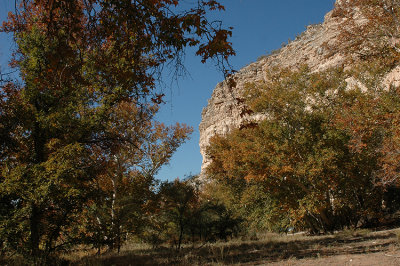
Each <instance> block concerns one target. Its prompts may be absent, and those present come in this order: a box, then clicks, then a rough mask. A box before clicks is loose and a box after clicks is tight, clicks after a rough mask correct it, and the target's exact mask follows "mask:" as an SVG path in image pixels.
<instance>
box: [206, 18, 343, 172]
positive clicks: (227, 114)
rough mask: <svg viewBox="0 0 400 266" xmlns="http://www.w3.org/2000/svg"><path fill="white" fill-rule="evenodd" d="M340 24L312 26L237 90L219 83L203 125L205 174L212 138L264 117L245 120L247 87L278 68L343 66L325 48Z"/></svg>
mask: <svg viewBox="0 0 400 266" xmlns="http://www.w3.org/2000/svg"><path fill="white" fill-rule="evenodd" d="M337 27H338V21H337V20H336V19H335V18H332V16H331V13H328V14H327V15H326V16H325V22H324V23H323V24H320V25H313V26H309V27H308V28H307V30H306V31H305V32H304V33H302V34H301V35H300V36H298V37H297V38H296V40H294V41H293V42H291V43H289V44H288V45H287V46H285V47H283V48H281V49H280V50H278V51H276V52H274V53H272V54H271V55H269V56H266V57H265V58H262V59H261V60H259V61H257V62H255V63H252V64H250V65H248V66H246V67H244V68H243V69H241V70H240V71H238V72H237V73H236V74H235V75H234V78H235V81H236V86H235V87H234V88H230V87H229V86H228V85H227V83H226V82H221V83H219V84H218V85H217V86H216V87H215V89H214V92H213V94H212V96H211V98H210V99H209V100H208V105H207V107H205V108H204V109H203V112H202V121H201V123H200V127H199V129H200V143H199V144H200V152H201V154H202V156H203V164H202V168H201V171H202V173H204V169H205V167H206V166H207V165H208V163H209V162H210V160H209V158H208V157H207V156H206V148H207V146H208V145H209V141H210V138H211V137H212V136H214V135H215V134H222V135H224V134H227V133H228V132H229V131H230V130H231V129H232V128H237V127H240V125H242V124H243V123H245V122H246V121H248V120H249V119H259V118H260V117H249V116H241V110H242V108H243V103H242V102H241V101H239V100H238V99H239V98H240V97H241V91H242V90H243V88H244V86H245V84H246V83H249V82H254V81H258V80H262V79H265V78H266V77H265V73H266V70H267V69H269V68H273V67H276V66H279V67H296V66H299V65H302V64H308V65H309V66H310V67H311V69H314V70H321V69H325V68H327V67H329V66H334V65H338V64H340V63H341V62H342V57H341V55H339V54H336V55H334V56H331V57H328V58H327V52H326V51H325V49H324V48H323V44H324V43H325V42H334V41H335V37H336V32H337V30H336V29H337Z"/></svg>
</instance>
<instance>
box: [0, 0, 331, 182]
mask: <svg viewBox="0 0 400 266" xmlns="http://www.w3.org/2000/svg"><path fill="white" fill-rule="evenodd" d="M183 1H184V2H187V3H190V2H196V1H195V0H183ZM219 2H221V3H222V4H223V5H224V6H225V8H226V11H225V12H219V13H217V12H214V13H212V14H211V18H213V19H216V20H221V21H222V22H223V23H224V25H225V26H226V27H228V26H232V27H233V28H234V29H233V36H232V38H231V41H232V43H233V46H234V49H235V50H236V54H237V55H236V56H235V57H232V58H231V64H232V66H233V68H234V69H236V70H239V69H240V68H242V67H244V66H246V65H247V64H249V63H251V62H254V61H256V60H257V58H258V57H260V56H262V55H266V54H268V53H269V52H271V51H272V50H275V49H278V48H280V47H281V45H282V43H287V42H288V40H289V39H291V40H293V39H294V38H295V37H296V35H297V34H299V33H301V32H303V31H304V30H305V28H306V26H307V25H309V24H316V23H320V22H322V21H323V18H324V15H325V14H326V13H327V12H328V11H330V10H331V9H332V8H333V4H334V2H335V1H334V0H220V1H219ZM13 8H14V0H0V19H1V20H2V21H3V20H4V19H5V18H6V16H7V13H8V11H10V10H13ZM12 47H13V44H12V42H11V38H10V36H7V35H5V34H0V66H1V68H0V70H2V71H4V70H6V67H5V66H6V64H7V63H6V62H7V60H8V58H9V55H10V52H9V51H10V50H11V49H12ZM192 54H193V50H188V52H187V55H186V60H185V66H186V68H187V70H188V73H189V74H188V75H187V76H186V77H184V78H181V79H180V80H179V83H178V84H175V83H173V84H172V86H171V88H167V89H166V91H165V92H166V93H165V94H166V101H167V103H166V104H165V105H164V106H163V107H162V109H161V111H160V113H159V115H158V119H159V120H160V121H161V122H164V123H165V124H173V123H176V122H180V123H186V124H188V125H190V126H192V127H193V128H194V132H193V134H192V135H191V139H190V140H189V141H187V142H186V143H185V144H184V145H182V146H181V147H180V148H179V149H178V151H177V152H176V154H175V155H174V156H173V158H172V160H171V162H170V164H169V165H167V166H164V168H163V169H162V170H161V171H160V173H159V174H158V178H160V179H162V180H165V179H168V180H173V179H175V178H176V177H180V178H183V177H184V176H185V175H189V174H198V173H199V171H200V166H201V161H202V157H201V155H200V149H199V144H198V142H199V130H198V127H199V124H200V121H201V111H202V109H203V107H205V106H206V105H207V100H208V99H209V98H210V96H211V94H212V91H213V89H214V87H215V85H216V84H217V83H218V82H220V81H222V79H223V74H222V73H220V72H218V70H217V68H216V67H215V66H214V65H213V63H212V62H210V63H207V64H201V63H200V59H199V58H198V57H195V56H193V55H192ZM167 84H168V83H167Z"/></svg>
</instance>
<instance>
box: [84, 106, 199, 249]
mask: <svg viewBox="0 0 400 266" xmlns="http://www.w3.org/2000/svg"><path fill="white" fill-rule="evenodd" d="M150 109H151V110H152V113H150V114H147V115H148V117H147V118H146V117H145V116H144V114H142V113H140V111H139V110H137V109H136V108H135V106H131V105H127V104H126V103H122V104H120V105H119V106H118V108H116V110H115V111H114V116H115V118H114V119H113V120H112V121H111V123H112V126H110V130H112V131H117V132H125V134H126V135H125V137H127V138H128V139H129V140H130V141H129V142H128V143H125V144H124V145H121V144H118V143H116V144H115V145H121V147H116V146H113V149H116V152H115V153H114V154H113V157H112V158H104V160H105V161H107V166H106V168H107V171H105V172H104V173H103V174H101V175H100V176H99V177H98V181H97V186H98V187H97V190H98V192H97V196H96V200H95V201H94V202H93V204H91V205H89V206H88V209H87V213H86V214H85V217H86V220H87V223H86V225H87V227H88V228H87V234H88V235H89V236H90V237H88V243H90V244H92V245H94V246H95V247H97V248H100V247H101V246H102V245H104V244H107V245H108V246H109V248H111V249H114V248H115V249H118V251H119V250H120V247H121V245H122V243H123V241H124V236H126V235H127V234H135V233H138V232H139V231H140V230H141V228H143V227H144V224H145V223H146V217H145V216H146V215H145V213H147V212H149V211H150V210H149V206H147V205H148V202H149V201H150V200H152V198H153V197H154V191H153V188H154V187H155V185H156V184H155V180H154V176H155V175H156V174H157V172H158V171H159V169H160V168H161V167H162V166H163V165H165V164H166V163H168V162H169V159H170V158H171V156H172V155H173V153H174V152H175V150H176V149H177V148H178V147H179V146H180V144H181V143H183V142H184V141H185V140H186V139H187V138H188V135H189V134H190V133H191V132H192V129H191V128H189V127H187V126H185V125H182V126H181V125H180V124H176V125H175V126H171V127H166V126H164V125H163V124H162V123H158V122H155V121H152V120H151V119H150V117H152V116H153V115H154V114H155V113H156V112H157V110H158V108H157V107H156V106H153V107H151V108H150Z"/></svg>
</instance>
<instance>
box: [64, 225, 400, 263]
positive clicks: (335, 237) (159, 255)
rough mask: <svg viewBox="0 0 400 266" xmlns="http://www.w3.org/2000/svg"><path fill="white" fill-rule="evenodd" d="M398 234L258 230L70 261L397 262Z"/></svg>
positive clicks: (399, 252) (392, 231) (128, 248)
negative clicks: (250, 236) (252, 234)
mask: <svg viewBox="0 0 400 266" xmlns="http://www.w3.org/2000/svg"><path fill="white" fill-rule="evenodd" d="M399 236H400V229H390V230H380V231H372V230H355V231H354V230H347V231H341V232H338V233H335V234H332V235H322V236H306V235H304V234H294V235H292V234H288V235H278V234H264V235H260V236H258V240H252V241H249V240H248V241H245V240H232V241H228V242H218V243H214V244H205V245H202V246H199V245H195V246H191V245H190V246H187V247H184V248H182V250H181V251H180V252H176V251H171V249H167V248H163V249H158V250H153V249H150V248H144V247H143V246H134V245H127V246H126V247H124V249H123V251H121V253H119V254H116V253H108V254H103V255H101V256H94V255H86V256H84V257H81V259H79V260H75V262H74V263H73V265H324V266H325V265H400V244H399ZM71 255H72V254H71ZM70 258H71V257H70Z"/></svg>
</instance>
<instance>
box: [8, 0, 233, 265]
mask: <svg viewBox="0 0 400 266" xmlns="http://www.w3.org/2000/svg"><path fill="white" fill-rule="evenodd" d="M180 2H181V1H175V0H174V1H170V0H156V1H149V0H145V1H126V0H112V1H102V0H94V1H82V0H74V1H63V0H55V1H50V2H48V1H41V0H21V1H17V10H16V13H15V14H12V13H10V15H9V19H8V21H7V22H4V23H3V26H2V27H1V31H2V32H6V33H12V34H13V36H14V40H15V42H16V45H17V49H16V51H15V53H14V57H13V59H12V60H11V65H12V66H13V67H14V68H15V69H16V71H18V73H19V74H20V78H21V79H20V82H17V81H15V82H9V83H5V84H4V83H2V84H1V90H0V136H1V138H0V202H1V203H0V204H1V211H0V238H1V241H2V242H1V245H2V248H4V249H6V250H7V251H10V252H14V251H17V252H18V253H21V254H23V255H24V256H26V257H27V258H28V257H31V258H33V261H32V262H33V263H36V264H44V263H46V261H47V260H48V258H49V256H50V254H51V253H53V252H54V251H56V250H60V249H66V248H68V247H70V246H71V245H74V244H79V243H84V242H87V241H89V242H90V243H92V244H94V245H95V246H96V247H101V246H102V245H105V244H106V245H108V246H109V247H110V248H114V247H118V248H119V247H120V245H121V243H122V239H121V237H122V235H123V234H125V233H126V232H128V231H129V232H132V231H134V230H136V227H137V224H139V225H140V221H141V217H140V216H142V215H143V213H144V212H145V210H146V204H147V202H149V199H150V198H151V195H152V193H153V192H152V190H153V189H154V183H155V182H154V175H155V174H156V173H157V171H158V170H159V169H160V167H161V166H162V165H164V164H166V163H168V161H169V159H170V157H171V155H172V154H173V152H174V151H175V150H176V148H177V147H178V146H179V145H180V144H181V143H183V142H184V141H185V140H186V139H187V137H188V134H189V133H190V132H191V129H190V128H188V127H187V126H185V125H179V124H177V125H175V126H172V127H166V126H164V125H162V124H160V123H156V122H154V116H155V114H156V113H157V111H158V106H159V105H160V104H161V103H162V102H163V101H162V98H163V94H162V93H160V92H158V91H156V85H155V84H156V81H157V80H158V77H159V76H160V75H161V71H162V68H163V66H166V65H167V64H169V63H172V65H174V64H173V63H174V62H175V66H176V68H177V70H178V71H179V70H180V69H181V68H180V67H181V66H182V65H181V61H180V60H181V58H182V55H183V53H184V50H185V47H188V46H197V48H198V50H197V54H198V55H199V56H201V59H202V61H206V60H208V59H210V58H218V60H219V62H220V63H221V66H222V67H224V66H225V64H224V63H226V59H227V58H228V56H229V55H232V54H234V51H233V50H232V48H231V44H230V43H229V42H228V40H227V39H228V37H229V36H230V35H231V32H230V31H229V30H226V29H224V28H222V27H221V26H219V27H218V28H214V27H213V25H214V24H212V23H209V21H208V20H207V19H206V13H208V12H209V11H211V10H215V9H217V10H222V9H223V7H222V6H221V5H219V4H218V2H216V1H200V2H199V3H198V4H197V5H195V6H194V7H193V8H191V9H189V10H187V11H182V12H178V11H177V10H180V9H179V7H178V4H180ZM172 9H174V10H176V11H177V12H176V13H173V12H172V11H171V10H172ZM98 221H100V222H98ZM96 223H97V224H96ZM104 239H107V241H106V243H104V242H103V240H104Z"/></svg>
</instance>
